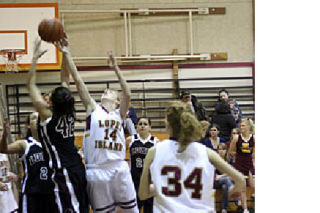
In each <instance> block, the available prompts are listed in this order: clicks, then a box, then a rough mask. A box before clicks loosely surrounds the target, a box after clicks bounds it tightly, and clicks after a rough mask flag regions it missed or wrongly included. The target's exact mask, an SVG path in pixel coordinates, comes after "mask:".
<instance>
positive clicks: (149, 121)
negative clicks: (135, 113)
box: [137, 117, 151, 126]
mask: <svg viewBox="0 0 320 213" xmlns="http://www.w3.org/2000/svg"><path fill="white" fill-rule="evenodd" d="M141 119H146V120H148V123H149V126H151V120H150V118H147V117H139V118H138V121H137V125H138V123H139V121H140V120H141Z"/></svg>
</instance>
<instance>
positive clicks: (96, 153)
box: [83, 105, 126, 165]
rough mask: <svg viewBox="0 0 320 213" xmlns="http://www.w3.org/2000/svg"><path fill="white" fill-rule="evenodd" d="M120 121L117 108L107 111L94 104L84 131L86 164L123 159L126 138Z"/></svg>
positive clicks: (101, 163) (99, 163)
mask: <svg viewBox="0 0 320 213" xmlns="http://www.w3.org/2000/svg"><path fill="white" fill-rule="evenodd" d="M122 123H123V120H122V118H121V115H120V110H119V109H116V110H114V111H111V112H108V111H107V110H106V109H104V108H103V107H102V106H100V105H97V106H96V108H95V110H93V111H92V113H91V115H90V116H89V117H88V118H87V124H86V130H85V133H84V141H83V153H84V157H85V161H86V164H91V165H103V164H106V163H109V162H112V161H115V160H124V159H125V155H126V140H125V136H124V131H123V126H122Z"/></svg>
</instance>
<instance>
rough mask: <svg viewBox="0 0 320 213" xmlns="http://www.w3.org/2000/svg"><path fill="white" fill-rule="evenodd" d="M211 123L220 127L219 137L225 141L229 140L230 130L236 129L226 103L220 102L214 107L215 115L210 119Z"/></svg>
mask: <svg viewBox="0 0 320 213" xmlns="http://www.w3.org/2000/svg"><path fill="white" fill-rule="evenodd" d="M211 123H216V124H218V125H219V126H220V137H222V138H223V139H224V140H225V141H229V140H230V133H231V130H232V129H233V128H236V126H237V125H236V121H235V120H234V117H233V116H232V115H231V112H230V106H229V104H228V103H227V102H225V101H221V102H219V103H218V104H217V105H216V114H215V115H214V116H213V117H212V122H211Z"/></svg>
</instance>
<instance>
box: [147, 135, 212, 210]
mask: <svg viewBox="0 0 320 213" xmlns="http://www.w3.org/2000/svg"><path fill="white" fill-rule="evenodd" d="M178 147H179V143H178V142H177V141H175V140H170V139H169V140H164V141H163V142H160V143H157V144H156V145H155V153H154V159H153V162H152V163H151V165H150V173H151V180H152V182H153V184H154V186H155V189H156V192H157V193H156V196H155V197H154V205H153V207H154V208H153V211H154V212H155V213H156V212H188V213H201V212H206V213H208V212H215V207H214V197H213V196H212V192H213V181H208V180H213V178H214V173H215V167H214V166H213V165H212V164H211V163H210V161H209V158H208V153H207V148H206V147H205V146H204V145H202V144H199V143H198V142H192V143H190V144H189V145H188V146H187V148H186V150H184V151H183V152H181V153H178Z"/></svg>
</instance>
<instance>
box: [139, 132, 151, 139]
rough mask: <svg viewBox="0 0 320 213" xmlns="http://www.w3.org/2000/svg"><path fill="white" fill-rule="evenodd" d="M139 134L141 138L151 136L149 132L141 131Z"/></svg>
mask: <svg viewBox="0 0 320 213" xmlns="http://www.w3.org/2000/svg"><path fill="white" fill-rule="evenodd" d="M139 135H140V138H141V139H143V140H145V139H147V137H148V136H149V132H141V133H139Z"/></svg>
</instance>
